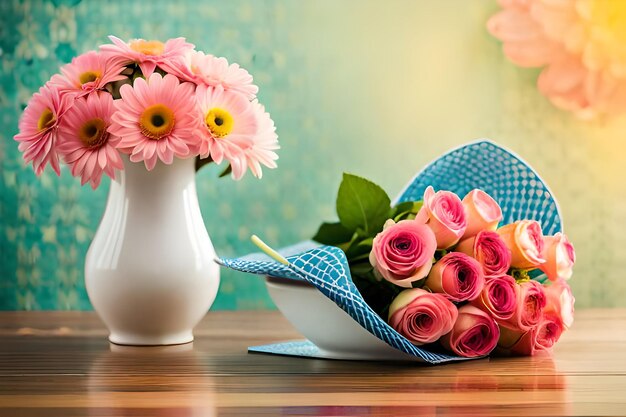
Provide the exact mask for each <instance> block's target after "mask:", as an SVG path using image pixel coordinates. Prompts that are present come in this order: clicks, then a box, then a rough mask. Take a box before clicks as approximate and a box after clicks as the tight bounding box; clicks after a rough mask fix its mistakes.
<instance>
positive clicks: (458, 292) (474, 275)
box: [425, 252, 485, 302]
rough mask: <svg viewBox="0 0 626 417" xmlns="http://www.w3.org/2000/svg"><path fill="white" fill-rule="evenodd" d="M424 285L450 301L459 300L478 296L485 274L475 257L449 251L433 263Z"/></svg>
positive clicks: (483, 283)
mask: <svg viewBox="0 0 626 417" xmlns="http://www.w3.org/2000/svg"><path fill="white" fill-rule="evenodd" d="M425 285H426V286H427V287H428V288H429V289H431V290H432V291H434V292H438V293H442V294H443V295H444V296H445V297H446V298H447V299H449V300H450V301H455V302H461V301H467V300H473V299H474V298H476V297H478V295H479V294H480V292H481V291H482V289H483V286H484V285H485V276H484V275H483V268H482V267H481V266H480V264H479V263H478V261H477V260H476V259H474V258H472V257H471V256H468V255H466V254H464V253H460V252H450V253H448V254H447V255H445V256H444V257H443V258H441V259H440V260H439V261H437V263H435V265H433V267H432V269H431V270H430V273H429V274H428V278H426V284H425Z"/></svg>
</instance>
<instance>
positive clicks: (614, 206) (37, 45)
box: [0, 0, 626, 310]
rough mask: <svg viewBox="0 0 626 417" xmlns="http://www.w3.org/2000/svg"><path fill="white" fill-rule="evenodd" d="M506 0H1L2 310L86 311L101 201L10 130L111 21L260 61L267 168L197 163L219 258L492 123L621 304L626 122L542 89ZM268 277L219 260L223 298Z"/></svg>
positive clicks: (302, 232)
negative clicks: (559, 102) (269, 140)
mask: <svg viewBox="0 0 626 417" xmlns="http://www.w3.org/2000/svg"><path fill="white" fill-rule="evenodd" d="M496 9H497V5H496V3H495V1H487V0H485V1H471V2H463V1H456V0H447V1H437V2H417V1H410V0H405V1H402V0H389V1H385V2H384V7H383V3H381V2H379V1H374V0H363V1H359V0H343V1H334V0H320V1H309V2H305V1H287V0H254V1H253V0H229V1H202V2H199V1H193V0H179V1H177V2H174V1H163V0H152V1H134V2H130V1H122V0H107V1H97V0H91V1H88V0H83V1H80V0H32V1H31V0H28V1H17V0H2V1H0V171H1V176H0V196H1V197H0V198H1V200H0V218H1V221H0V245H1V246H0V251H1V253H0V261H1V264H0V274H1V275H0V309H3V310H13V309H90V308H91V307H90V304H89V300H88V298H87V296H86V293H85V288H84V283H83V261H84V257H85V253H86V251H87V248H88V246H89V242H90V239H91V238H92V237H93V234H94V231H95V229H96V227H97V225H98V222H99V219H100V217H101V215H102V212H103V209H104V203H105V198H106V194H107V189H108V181H105V182H104V184H103V185H102V186H101V187H100V188H99V189H98V190H96V191H95V192H94V191H92V190H91V189H90V188H89V187H81V186H80V184H79V182H78V181H77V180H75V179H74V178H72V177H71V175H70V174H69V172H68V170H67V169H66V168H65V169H64V171H63V172H62V176H61V178H57V177H56V176H55V175H54V174H53V173H52V172H46V173H45V174H44V175H43V176H42V177H41V178H37V177H36V176H35V175H34V173H33V172H32V169H31V168H30V167H25V166H24V164H23V162H22V160H21V155H20V154H19V152H18V151H17V146H16V143H15V142H14V141H13V140H12V137H13V135H14V134H15V133H16V132H17V121H18V118H19V114H20V112H21V110H22V109H23V107H24V106H25V104H26V102H27V101H28V99H29V97H30V95H31V94H32V93H33V92H34V91H36V90H37V89H38V88H39V86H40V85H41V84H42V83H43V82H45V81H46V80H47V79H48V78H49V77H50V76H51V75H52V74H53V73H55V72H56V71H58V68H59V66H60V65H62V64H64V63H66V62H68V61H70V59H71V58H72V57H73V56H75V55H76V54H78V53H82V52H84V51H87V50H89V49H94V48H95V47H97V46H98V45H100V44H102V43H104V42H105V41H106V35H108V34H115V35H116V36H118V37H121V38H123V39H129V38H133V37H142V38H146V39H161V40H165V39H167V38H170V37H176V36H185V37H186V38H187V39H188V40H189V41H191V42H192V43H194V44H196V45H197V47H198V49H201V50H204V51H206V52H208V53H212V54H215V55H221V56H226V57H227V58H228V59H229V60H230V61H234V62H239V63H240V64H241V65H242V66H243V67H245V68H247V69H248V70H249V71H250V72H251V73H252V74H253V76H254V78H255V82H256V84H258V85H259V87H260V93H259V97H260V100H261V102H263V103H264V104H265V105H266V107H267V109H268V111H269V112H270V113H271V114H272V117H273V119H274V121H275V122H276V125H277V128H278V134H279V139H280V141H281V145H282V150H281V151H280V160H279V168H278V169H277V170H274V171H265V175H264V177H263V179H262V180H260V181H259V180H256V179H254V178H252V177H251V176H249V175H248V176H247V177H246V178H245V179H244V180H242V181H240V182H233V181H231V180H230V179H217V173H218V169H217V168H216V167H211V168H209V169H204V170H202V171H201V172H200V173H198V176H197V182H198V192H199V199H200V202H201V209H202V212H203V216H204V218H205V223H206V226H207V229H208V230H209V233H210V235H211V237H212V239H213V242H214V245H215V247H216V249H217V251H218V253H219V254H220V255H221V256H235V255H241V254H244V253H247V252H249V251H251V250H253V247H252V245H251V244H250V243H249V241H248V238H249V236H250V234H251V233H256V234H258V235H260V236H262V237H263V238H264V239H265V240H266V241H268V242H269V243H271V244H273V245H275V246H282V245H288V244H290V243H293V242H296V241H299V240H302V239H305V238H307V237H309V236H311V235H312V234H313V233H314V232H315V230H316V227H317V225H318V224H319V223H320V221H322V220H330V219H333V218H334V197H335V192H336V189H337V186H338V184H339V181H340V178H341V173H342V172H343V171H349V172H353V173H357V174H360V175H363V176H366V177H369V178H371V179H372V180H374V181H376V182H378V183H380V184H381V185H382V186H383V187H385V188H386V189H387V190H388V191H389V192H390V194H392V195H395V194H396V193H397V192H398V191H399V190H400V189H401V188H402V187H403V186H404V184H405V183H406V182H407V181H408V180H409V178H410V177H412V175H413V174H414V173H415V172H416V171H417V170H418V169H419V168H420V167H421V166H423V165H424V164H426V163H427V162H429V161H430V160H432V159H434V158H435V157H436V156H438V155H439V154H441V153H442V152H444V151H446V150H448V149H449V148H451V147H454V146H457V145H459V144H461V143H464V142H467V141H470V140H474V139H476V138H479V137H490V138H492V139H494V140H496V141H497V142H499V143H501V144H503V145H504V146H507V147H508V148H510V149H512V150H514V151H515V152H517V153H519V154H520V155H521V156H522V157H524V158H525V159H527V160H528V161H530V162H531V164H532V165H533V166H534V167H535V168H536V169H537V170H538V171H539V172H540V173H541V174H542V175H543V176H544V177H545V179H546V181H547V182H548V183H549V184H550V185H551V187H552V188H553V191H554V192H555V194H556V196H557V198H558V199H559V201H560V203H561V205H562V208H563V213H564V220H565V222H564V223H565V229H566V232H567V233H568V234H569V235H570V238H571V239H572V240H573V241H574V243H575V245H576V247H577V251H578V259H579V262H578V266H577V270H576V273H575V276H574V279H573V281H572V286H573V289H574V292H575V295H576V297H577V300H578V301H577V306H578V307H589V306H617V305H621V306H626V301H624V297H623V296H622V295H621V294H624V293H625V292H626V280H624V279H623V277H622V275H623V271H624V266H625V265H626V255H625V254H623V253H622V251H621V250H619V249H617V248H620V247H624V244H626V237H625V235H624V233H623V232H622V225H623V224H625V223H626V185H625V184H626V183H625V182H624V181H622V180H621V179H620V178H621V177H622V175H621V172H622V166H623V163H624V156H623V155H624V151H625V150H626V146H625V145H624V140H623V139H622V136H623V135H622V134H621V132H623V131H625V130H626V121H624V120H612V121H596V122H592V123H589V122H582V121H579V120H577V119H575V118H574V117H573V116H571V115H569V114H567V113H563V112H561V111H559V110H556V109H554V108H553V107H552V106H551V105H550V104H549V103H548V102H547V100H546V99H545V98H543V97H542V96H541V95H540V94H539V93H538V92H537V90H536V87H535V79H536V76H537V72H536V71H532V70H526V69H520V68H517V67H515V66H513V65H512V64H510V63H509V62H508V61H506V59H505V58H504V57H503V55H502V53H501V50H500V44H499V43H498V41H496V40H495V39H493V38H491V37H490V36H489V35H488V34H487V32H486V30H485V22H486V20H487V18H488V17H489V16H490V15H491V14H492V13H493V12H494V11H495V10H496ZM271 307H272V303H271V301H270V300H269V298H268V296H267V293H266V291H265V288H264V285H263V283H262V281H261V280H260V279H258V278H255V277H251V276H247V275H244V274H238V273H235V272H232V271H223V274H222V284H221V288H220V294H219V296H218V298H217V300H216V302H215V304H214V308H216V309H256V308H271Z"/></svg>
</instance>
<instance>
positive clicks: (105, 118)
mask: <svg viewBox="0 0 626 417" xmlns="http://www.w3.org/2000/svg"><path fill="white" fill-rule="evenodd" d="M114 110H115V109H114V106H113V98H112V97H111V95H110V94H108V93H104V92H95V93H92V94H89V95H88V96H86V97H81V98H78V99H77V100H76V101H75V102H74V105H73V106H72V108H71V109H70V110H69V111H68V112H67V113H66V114H65V116H64V117H63V121H62V122H61V126H60V127H59V144H58V146H57V149H58V151H59V154H60V155H61V156H63V159H64V160H65V162H66V163H67V164H68V165H69V166H70V167H71V169H72V175H74V176H80V177H81V181H80V182H81V185H84V184H85V183H87V182H88V181H89V183H90V184H91V188H93V189H96V188H97V187H98V185H100V180H101V178H102V173H103V172H105V173H106V174H107V175H108V176H109V177H111V178H115V169H120V170H121V169H124V165H123V164H122V158H120V154H119V152H118V151H117V149H115V143H116V142H117V141H118V140H119V138H117V137H115V136H113V135H111V134H110V133H109V132H107V128H108V127H109V126H110V124H111V116H112V115H113V112H114Z"/></svg>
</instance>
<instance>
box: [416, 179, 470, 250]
mask: <svg viewBox="0 0 626 417" xmlns="http://www.w3.org/2000/svg"><path fill="white" fill-rule="evenodd" d="M415 220H416V221H418V222H420V223H424V224H427V225H428V227H430V228H431V229H432V230H433V232H435V237H436V238H437V248H438V249H446V248H449V247H450V246H452V245H454V244H455V243H456V242H458V241H459V239H460V238H461V236H463V233H465V229H466V228H467V220H466V218H465V209H464V208H463V203H462V202H461V199H460V198H459V196H458V195H456V194H454V193H453V192H450V191H437V192H436V193H435V190H434V189H433V187H428V188H426V191H424V205H423V206H422V208H421V209H420V211H419V212H418V213H417V216H416V218H415Z"/></svg>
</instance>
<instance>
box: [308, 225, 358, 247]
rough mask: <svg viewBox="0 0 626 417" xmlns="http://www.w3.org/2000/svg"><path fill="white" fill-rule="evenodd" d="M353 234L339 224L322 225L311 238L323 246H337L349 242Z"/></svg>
mask: <svg viewBox="0 0 626 417" xmlns="http://www.w3.org/2000/svg"><path fill="white" fill-rule="evenodd" d="M352 235H354V232H352V231H350V230H348V229H346V228H345V227H343V226H342V225H341V223H322V225H321V226H320V228H319V230H318V231H317V233H316V234H315V236H313V240H315V241H316V242H319V243H321V244H324V245H338V244H341V243H346V242H350V240H351V239H352Z"/></svg>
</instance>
